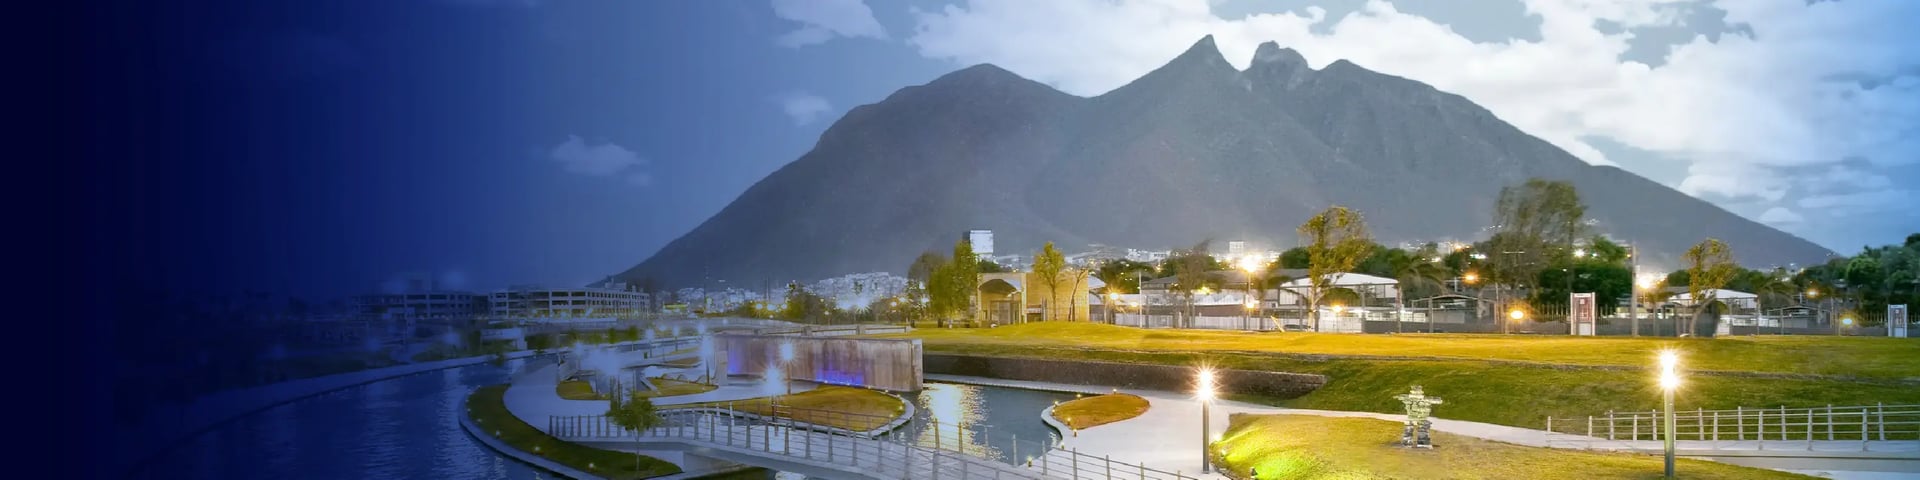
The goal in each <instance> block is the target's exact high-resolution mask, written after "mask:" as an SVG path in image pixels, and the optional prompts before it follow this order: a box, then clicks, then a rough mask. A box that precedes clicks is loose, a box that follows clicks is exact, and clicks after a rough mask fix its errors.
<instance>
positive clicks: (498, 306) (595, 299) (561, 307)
mask: <svg viewBox="0 0 1920 480" xmlns="http://www.w3.org/2000/svg"><path fill="white" fill-rule="evenodd" d="M608 287H609V288H598V287H540V286H532V285H519V286H514V287H508V288H505V289H501V290H496V291H494V292H493V293H492V294H491V295H489V296H488V299H487V300H488V302H487V303H488V304H489V309H488V313H490V314H492V315H493V316H495V317H509V318H516V317H517V318H527V317H542V318H552V317H563V318H568V317H635V316H639V315H640V314H642V313H645V312H646V311H647V310H648V307H649V303H648V300H649V297H648V295H647V294H645V293H641V292H636V291H633V290H632V289H630V288H625V287H626V285H625V284H618V283H616V284H610V285H608Z"/></svg>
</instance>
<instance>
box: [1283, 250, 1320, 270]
mask: <svg viewBox="0 0 1920 480" xmlns="http://www.w3.org/2000/svg"><path fill="white" fill-rule="evenodd" d="M1310 263H1313V255H1312V254H1310V253H1307V247H1293V248H1289V249H1287V251H1285V252H1280V268H1294V269H1299V268H1307V265H1308V264H1310Z"/></svg>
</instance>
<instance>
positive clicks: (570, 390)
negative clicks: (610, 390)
mask: <svg viewBox="0 0 1920 480" xmlns="http://www.w3.org/2000/svg"><path fill="white" fill-rule="evenodd" d="M553 390H554V393H558V394H560V398H564V399H567V400H606V399H607V396H606V395H601V394H599V393H596V392H594V391H593V384H591V383H587V381H586V380H567V381H564V382H560V384H559V385H554V387H553Z"/></svg>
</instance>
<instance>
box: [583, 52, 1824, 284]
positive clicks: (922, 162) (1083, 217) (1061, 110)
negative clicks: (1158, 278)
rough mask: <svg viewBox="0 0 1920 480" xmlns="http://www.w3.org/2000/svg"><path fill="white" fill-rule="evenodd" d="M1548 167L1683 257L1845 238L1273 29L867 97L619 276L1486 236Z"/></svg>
mask: <svg viewBox="0 0 1920 480" xmlns="http://www.w3.org/2000/svg"><path fill="white" fill-rule="evenodd" d="M1530 177H1545V178H1554V179H1567V180H1571V181H1573V182H1574V184H1575V185H1576V187H1577V188H1579V190H1580V192H1581V194H1582V199H1583V200H1584V201H1585V202H1586V203H1587V204H1588V206H1589V217H1590V218H1594V219H1597V220H1599V222H1600V224H1599V225H1598V228H1599V229H1600V230H1601V231H1603V232H1605V233H1609V234H1612V235H1615V236H1617V237H1621V238H1623V239H1628V240H1635V241H1638V242H1639V243H1640V246H1641V247H1642V250H1643V251H1645V252H1647V253H1650V254H1651V255H1649V256H1650V257H1653V258H1654V259H1662V258H1664V259H1667V260H1671V259H1674V258H1677V256H1678V254H1679V252H1682V251H1684V250H1685V248H1686V247H1687V246H1690V245H1691V244H1692V243H1693V242H1697V241H1698V240H1700V239H1702V238H1705V237H1708V236H1717V237H1720V238H1722V239H1723V240H1727V241H1728V242H1729V243H1730V244H1732V245H1733V246H1734V248H1735V252H1736V255H1738V256H1739V257H1738V258H1740V259H1741V260H1742V261H1743V263H1749V264H1753V263H1758V264H1762V265H1764V264H1768V263H1774V264H1785V263H1788V262H1799V263H1803V264H1804V263H1812V262H1815V261H1819V260H1822V259H1823V258H1824V256H1825V255H1827V254H1830V253H1831V252H1830V251H1827V250H1826V249H1825V248H1822V247H1819V246H1818V245H1814V244H1812V243H1811V242H1808V241H1806V240H1804V239H1800V238H1798V237H1795V236H1793V235H1790V234H1787V233H1785V232H1781V231H1779V230H1776V229H1772V228H1770V227H1767V226H1765V225H1761V224H1759V223H1757V222H1753V221H1751V220H1748V219H1745V218H1742V217H1739V216H1737V215H1734V214H1732V213H1731V212H1727V211H1726V210H1724V209H1721V208H1719V207H1718V206H1714V205H1712V204H1710V203H1707V202H1705V201H1702V200H1699V199H1697V198H1694V197H1691V196H1687V195H1685V194H1681V193H1679V192H1677V191H1674V190H1672V189H1671V188H1668V187H1666V186H1663V185H1660V184H1658V183H1655V182H1653V181H1651V180H1647V179H1646V178H1644V177H1640V176H1638V175H1635V174H1633V173H1632V172H1627V171H1625V170H1621V169H1618V168H1609V167H1601V166H1593V165H1588V164H1586V163H1585V162H1583V161H1581V160H1579V159H1577V158H1575V157H1573V156H1572V155H1571V154H1568V153H1566V152H1565V151H1563V150H1561V149H1559V148H1558V147H1554V146H1553V145H1552V144H1550V143H1548V142H1546V141H1544V140H1541V139H1539V138H1537V137H1533V136H1531V135H1527V134H1526V133H1525V132H1523V131H1521V130H1519V129H1518V128H1516V127H1513V126H1512V125H1511V124H1507V123H1506V122H1504V121H1501V120H1500V119H1499V118H1498V117H1497V116H1495V115H1494V114H1493V113H1492V112H1490V111H1488V110H1486V109H1485V108H1482V107H1480V106H1479V105H1477V104H1474V103H1472V102H1471V101H1470V100H1468V99H1466V98H1465V97H1461V96H1459V95H1456V94H1453V93H1449V92H1445V91H1442V90H1439V89H1436V88H1434V87H1432V86H1430V85H1427V84H1425V83H1422V82H1418V81H1415V80H1411V79H1406V78H1402V77H1397V76H1393V75H1388V74H1383V73H1379V72H1374V71H1372V70H1367V69H1365V68H1364V67H1361V66H1359V65H1357V64H1354V63H1352V62H1347V61H1344V60H1341V61H1336V62H1334V63H1331V64H1329V65H1327V67H1325V68H1322V69H1318V70H1315V69H1312V68H1311V67H1310V66H1308V65H1307V64H1306V62H1305V58H1304V57H1303V56H1301V55H1300V54H1299V52H1297V51H1294V50H1292V49H1290V48H1283V47H1280V46H1279V45H1278V44H1277V43H1274V42H1266V43H1262V44H1261V45H1260V46H1259V47H1258V48H1256V50H1255V53H1254V59H1253V61H1252V62H1251V63H1250V64H1249V66H1248V67H1247V68H1246V69H1244V70H1241V69H1236V68H1234V67H1233V66H1232V65H1231V64H1229V63H1228V62H1227V61H1226V59H1225V57H1224V56H1222V55H1221V54H1220V52H1219V50H1218V48H1217V47H1216V46H1215V45H1214V43H1213V38H1212V36H1207V37H1203V38H1202V39H1200V40H1199V41H1198V42H1195V44H1194V45H1193V46H1192V47H1189V48H1188V49H1187V50H1185V51H1183V52H1182V53H1181V54H1179V55H1178V56H1176V57H1174V58H1173V59H1171V60H1170V61H1168V62H1167V63H1166V64H1165V65H1162V66H1161V67H1159V68H1156V69H1154V70H1153V71H1150V72H1148V73H1146V74H1144V75H1142V76H1141V77H1139V78H1136V79H1134V80H1133V81H1131V82H1128V83H1127V84H1126V85H1123V86H1121V87H1119V88H1116V89H1114V90H1112V91H1109V92H1107V93H1103V94H1101V95H1096V96H1092V97H1080V96H1075V95H1071V94H1067V93H1065V92H1061V91H1059V90H1058V89H1054V88H1052V87H1050V86H1047V85H1045V84H1043V83H1040V82H1036V81H1033V80H1031V79H1027V78H1024V77H1020V76H1019V75H1017V74H1015V73H1013V72H1010V71H1007V70H1005V69H1003V68H1000V67H998V66H994V65H992V64H977V65H973V66H969V67H966V68H963V69H960V70H956V71H954V72H950V73H948V74H946V75H943V76H941V77H939V78H936V79H934V80H933V81H930V82H928V83H926V84H924V85H917V86H910V87H906V88H902V89H900V90H898V91H895V92H894V93H892V94H890V95H888V96H887V97H886V99H884V100H882V101H880V102H877V103H874V104H868V105H862V106H859V107H856V108H854V109H852V110H850V111H849V112H848V113H847V114H846V115H845V116H843V117H842V118H841V119H839V121H836V122H835V123H834V124H833V125H831V126H829V127H828V128H827V130H826V131H825V132H823V133H822V135H821V137H820V140H819V141H818V142H817V143H816V145H815V146H814V148H813V149H812V150H810V151H808V152H806V153H805V154H802V155H801V156H800V157H799V158H798V159H796V160H794V161H793V162H792V163H789V164H788V165H786V166H783V167H781V168H780V169H778V170H776V171H775V172H774V173H773V174H770V175H768V176H767V177H766V178H763V179H761V180H760V181H759V182H756V183H755V184H754V185H753V186H752V187H749V188H748V189H747V191H746V192H743V193H742V194H741V196H740V197H738V198H736V199H735V200H734V201H733V202H732V203H730V204H729V205H728V206H727V207H725V208H723V209H722V210H721V211H720V212H719V213H716V214H715V215H714V216H713V217H711V218H708V219H707V220H706V221H705V222H703V223H702V224H701V225H699V226H698V227H695V228H694V229H693V230H692V231H690V232H688V233H687V234H685V235H683V236H681V237H680V238H678V239H675V240H674V241H673V242H671V243H669V244H668V245H667V246H665V247H663V248H661V249H660V251H658V252H656V253H655V254H654V255H653V256H651V257H650V258H648V259H647V260H646V261H643V262H641V263H640V264H638V265H636V266H634V267H632V268H630V269H628V270H627V271H625V272H623V273H621V274H619V275H618V276H619V277H621V278H624V279H628V280H635V281H638V280H642V279H653V280H655V281H658V282H660V283H662V284H665V285H670V286H681V285H693V284H701V283H702V282H710V281H713V280H721V279H726V280H733V281H748V282H762V281H773V282H785V281H790V280H812V279H817V278H826V277H831V276H835V275H840V274H844V273H848V272H866V271H888V272H896V273H897V272H902V271H904V270H905V269H906V266H907V264H908V263H909V262H911V261H912V259H913V258H914V257H915V256H917V255H918V254H919V253H920V252H922V251H927V250H932V251H946V250H947V249H949V248H951V246H952V243H953V242H954V241H955V240H957V239H958V238H959V236H960V235H961V234H962V233H963V232H965V231H966V230H968V229H977V228H986V229H992V230H994V231H995V236H996V242H995V243H996V244H997V245H998V246H999V247H1001V248H1000V252H1001V253H1002V254H1004V253H1007V252H1025V251H1028V250H1031V249H1036V248H1038V246H1039V244H1040V243H1042V242H1045V241H1054V242H1056V243H1058V244H1061V245H1066V246H1069V248H1072V246H1075V245H1084V244H1089V243H1104V244H1109V245H1125V246H1132V247H1144V248H1169V247H1178V246H1183V245H1188V244H1191V243H1193V242H1196V241H1198V240H1200V239H1203V238H1216V239H1222V240H1225V239H1247V240H1256V241H1264V242H1265V243H1269V244H1276V245H1290V244H1292V243H1294V242H1293V238H1292V237H1293V235H1292V233H1293V228H1294V227H1295V226H1297V225H1298V224H1299V223H1300V222H1301V221H1304V220H1305V218H1306V217H1307V216H1310V215H1311V214H1313V213H1315V212H1318V211H1319V210H1321V209H1323V208H1325V207H1326V206H1327V205H1330V204H1336V203H1337V204H1342V205H1347V206H1349V207H1354V208H1356V209H1359V210H1360V211H1361V212H1362V213H1363V214H1365V215H1367V217H1368V220H1369V222H1368V223H1369V225H1370V226H1372V227H1373V230H1374V232H1375V236H1376V237H1377V238H1379V239H1380V240H1381V241H1382V242H1383V243H1391V242H1396V241H1407V240H1437V239H1448V238H1452V239H1477V238H1481V237H1483V236H1484V235H1483V234H1482V233H1483V231H1482V230H1483V229H1482V227H1483V226H1484V225H1486V224H1488V223H1490V222H1491V217H1492V211H1491V207H1492V204H1493V201H1492V199H1493V197H1494V196H1496V195H1497V194H1498V192H1499V188H1500V187H1501V186H1504V185H1510V184H1517V183H1519V182H1522V181H1524V180H1526V179H1527V178H1530Z"/></svg>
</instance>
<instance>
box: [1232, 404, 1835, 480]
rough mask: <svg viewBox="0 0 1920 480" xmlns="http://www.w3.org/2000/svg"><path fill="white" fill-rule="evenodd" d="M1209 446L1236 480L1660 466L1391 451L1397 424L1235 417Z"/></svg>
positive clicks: (1645, 459) (1501, 451) (1685, 469)
mask: <svg viewBox="0 0 1920 480" xmlns="http://www.w3.org/2000/svg"><path fill="white" fill-rule="evenodd" d="M1230 425H1231V426H1230V427H1229V428H1228V430H1227V431H1226V432H1225V433H1224V434H1223V435H1222V436H1221V440H1220V442H1219V443H1216V444H1215V445H1214V446H1215V448H1216V452H1218V451H1224V452H1225V455H1224V456H1223V461H1222V464H1221V466H1222V467H1224V468H1227V469H1230V470H1231V471H1233V472H1234V473H1236V474H1238V475H1240V476H1241V477H1242V478H1252V477H1247V474H1248V473H1249V470H1254V471H1257V472H1258V473H1259V476H1258V477H1257V478H1261V479H1268V478H1288V479H1376V478H1378V479H1388V478H1498V479H1508V478H1526V479H1538V480H1553V479H1567V480H1575V479H1603V478H1618V479H1640V478H1645V479H1651V478H1659V477H1660V476H1661V471H1662V468H1663V466H1662V459H1661V458H1660V457H1658V456H1652V455H1637V454H1624V453H1602V452H1586V451H1573V450H1560V449H1548V448H1537V447H1525V446H1519V445H1514V444H1508V443H1500V442H1495V441H1489V440H1482V439H1477V438H1471V437H1464V436H1459V435H1452V434H1447V433H1439V432H1436V433H1434V434H1433V442H1434V444H1435V445H1437V446H1438V448H1433V449H1413V448H1404V447H1398V446H1395V445H1393V442H1395V441H1397V440H1398V439H1399V438H1400V434H1401V426H1400V423H1398V422H1390V421H1385V420H1376V419H1368V418H1331V417H1317V416H1303V415H1246V414H1242V415H1235V416H1234V418H1233V419H1232V421H1231V422H1230ZM1676 473H1677V474H1678V476H1680V477H1683V478H1690V479H1789V478H1815V477H1808V476H1804V475H1798V474H1793V473H1787V472H1780V471H1775V470H1764V469H1757V468H1749V467H1741V466H1734V465H1727V464H1721V463H1715V462H1709V461H1702V460H1690V459H1680V460H1679V462H1678V465H1677V467H1676Z"/></svg>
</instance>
